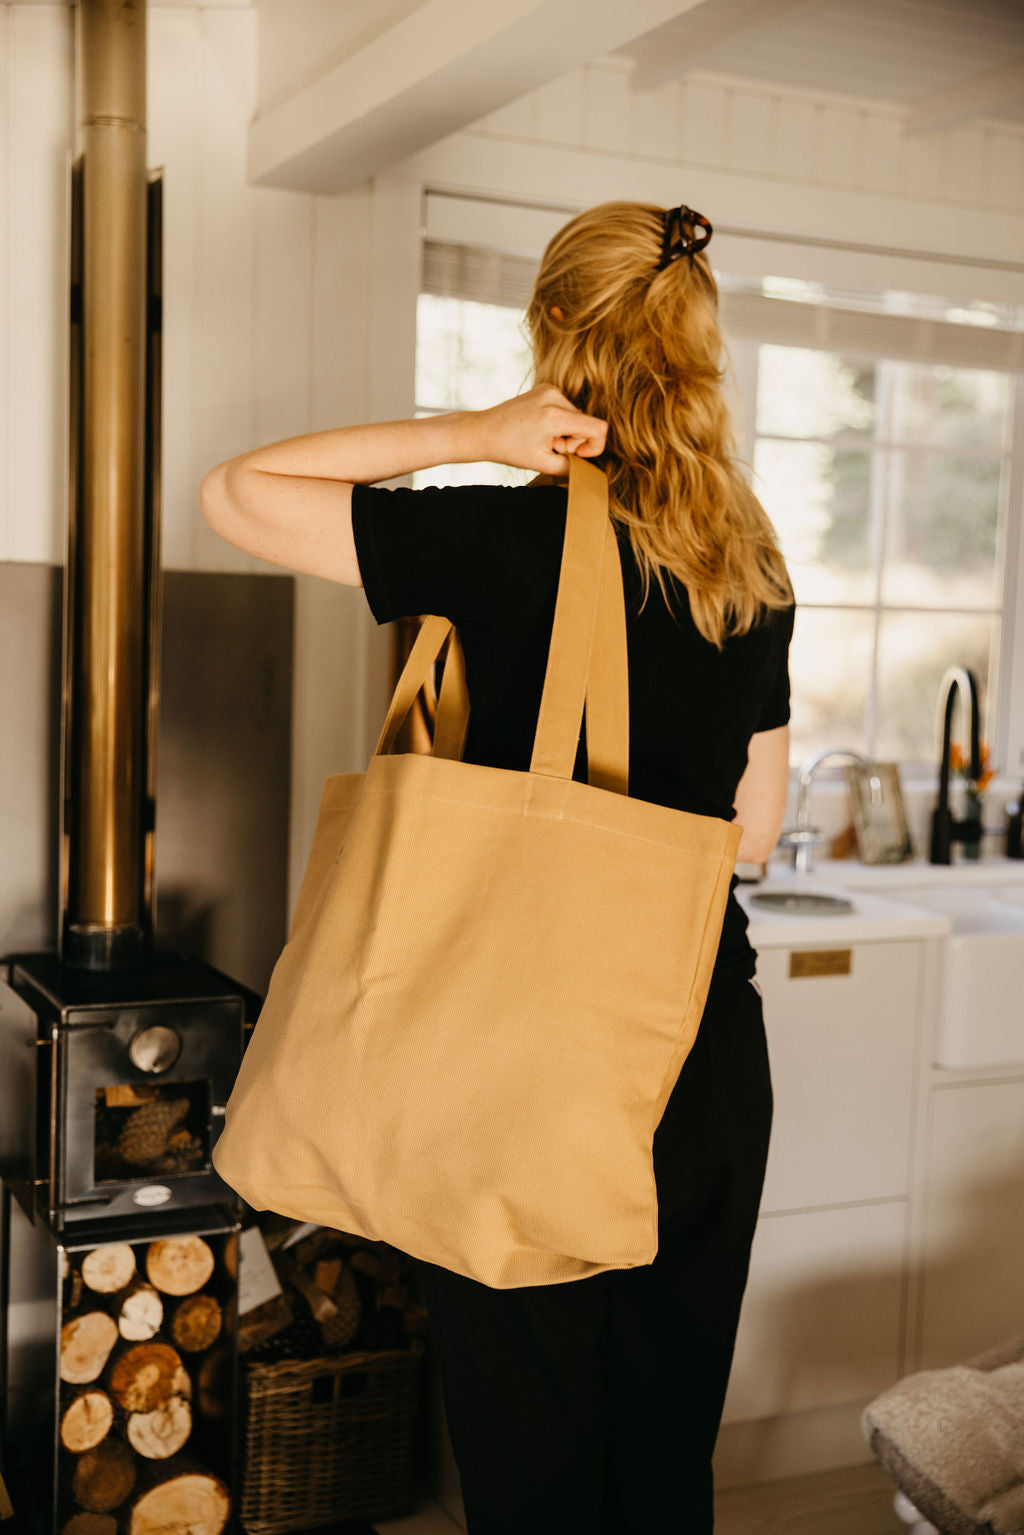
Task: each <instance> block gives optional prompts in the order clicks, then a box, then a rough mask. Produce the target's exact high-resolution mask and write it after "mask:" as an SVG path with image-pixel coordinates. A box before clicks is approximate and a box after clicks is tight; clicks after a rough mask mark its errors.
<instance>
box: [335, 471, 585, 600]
mask: <svg viewBox="0 0 1024 1535" xmlns="http://www.w3.org/2000/svg"><path fill="white" fill-rule="evenodd" d="M565 508H566V490H565V487H564V486H561V485H537V486H533V485H530V486H526V485H522V486H504V485H452V486H427V487H424V488H423V489H422V490H406V489H398V490H386V489H383V488H382V487H380V486H368V485H354V486H353V487H352V533H353V538H354V541H355V548H356V559H357V560H358V562H359V573H360V576H361V578H362V582H363V589H364V592H365V594H366V600H367V602H368V603H369V606H370V611H371V612H372V614H373V616H374V618H375V619H376V620H377V622H378V623H379V624H385V623H388V622H390V621H391V620H392V619H394V618H409V617H414V616H417V615H419V614H424V613H437V614H440V616H441V617H443V618H448V619H451V621H452V623H454V624H461V623H489V624H500V623H503V622H506V621H508V620H510V619H512V618H514V617H516V616H517V615H518V614H520V613H523V612H525V611H527V610H528V609H529V608H530V607H532V606H534V605H536V604H537V603H538V602H539V601H540V600H541V598H542V597H543V596H544V595H545V594H546V593H547V592H549V591H551V590H552V589H553V588H554V587H555V586H556V585H557V581H558V570H559V563H560V556H561V547H562V540H563V538H564V535H565Z"/></svg>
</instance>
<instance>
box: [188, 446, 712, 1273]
mask: <svg viewBox="0 0 1024 1535" xmlns="http://www.w3.org/2000/svg"><path fill="white" fill-rule="evenodd" d="M451 628H452V626H451V624H450V623H449V622H448V620H447V619H444V618H438V617H431V618H428V619H427V620H426V621H425V623H424V625H423V627H422V630H421V633H420V635H419V637H418V639H417V642H416V645H415V646H414V648H413V652H412V654H411V655H410V657H409V661H408V663H407V665H406V667H405V670H404V672H403V674H402V677H401V678H400V680H399V683H398V686H397V688H396V690H395V696H394V698H393V699H392V702H391V707H390V710H389V712H388V717H387V720H386V722H385V726H384V729H383V731H382V734H381V738H380V741H379V743H378V747H377V752H376V754H375V756H374V757H373V759H372V761H371V762H370V765H369V767H368V769H367V771H366V772H365V773H364V774H360V773H345V774H338V775H335V776H333V777H330V778H328V779H327V781H326V783H325V784H324V789H323V796H322V799H321V803H320V815H319V820H318V822H317V827H316V831H315V835H314V839H313V845H312V849H311V852H310V856H309V863H308V865H307V868H306V873H305V877H304V880H303V883H302V887H301V890H300V893H299V899H298V903H297V905H296V909H295V914H294V917H293V920H292V925H291V931H290V933H289V936H288V941H287V943H286V945H285V948H284V949H283V951H282V953H281V955H280V957H279V959H278V961H277V964H276V966H275V968H274V971H273V974H272V976H271V979H270V985H269V988H268V992H267V997H266V1001H265V1003H264V1006H263V1010H262V1012H261V1013H260V1016H259V1019H258V1022H257V1024H256V1028H255V1030H254V1032H253V1036H252V1040H251V1043H250V1044H249V1047H248V1049H247V1051H246V1053H245V1056H244V1059H243V1061H242V1066H241V1070H240V1071H239V1074H238V1079H237V1081H236V1084H235V1087H234V1090H233V1092H232V1094H231V1098H230V1101H229V1103H228V1106H227V1118H226V1123H225V1127H224V1130H223V1132H222V1134H221V1136H220V1139H219V1140H218V1142H217V1144H216V1148H215V1150H214V1154H213V1161H214V1164H215V1166H216V1168H217V1171H218V1172H219V1173H220V1174H221V1176H222V1177H223V1178H225V1179H226V1181H227V1182H228V1183H229V1184H231V1185H232V1186H233V1187H234V1188H235V1189H237V1190H238V1192H239V1193H240V1194H241V1195H242V1196H243V1198H244V1199H245V1200H247V1201H248V1203H249V1204H251V1205H253V1206H255V1207H256V1208H257V1209H272V1210H276V1211H279V1212H280V1213H282V1214H285V1215H291V1216H295V1217H299V1218H301V1219H305V1220H311V1221H316V1222H318V1223H319V1224H321V1225H326V1226H333V1227H335V1228H337V1229H339V1230H342V1231H347V1232H352V1233H354V1234H356V1235H360V1236H364V1237H369V1238H371V1239H375V1240H380V1241H385V1242H388V1243H390V1244H391V1245H393V1246H395V1247H397V1248H399V1249H401V1250H402V1251H403V1252H407V1253H410V1254H412V1255H414V1256H415V1257H419V1258H423V1259H425V1260H427V1261H428V1262H431V1263H436V1264H439V1265H441V1266H442V1267H444V1268H448V1269H452V1270H454V1271H455V1272H457V1273H460V1274H464V1275H467V1276H468V1277H469V1278H472V1279H477V1280H479V1281H481V1282H482V1283H483V1284H486V1285H489V1286H492V1287H494V1288H498V1289H512V1288H517V1287H519V1286H523V1285H534V1284H558V1283H562V1282H565V1281H568V1280H575V1279H584V1278H586V1277H587V1276H588V1275H591V1274H597V1273H600V1272H601V1271H603V1270H605V1269H620V1268H632V1267H634V1266H636V1265H639V1264H647V1263H650V1262H651V1261H652V1259H653V1258H654V1256H655V1254H656V1252H657V1249H658V1202H657V1191H656V1188H655V1181H654V1166H653V1156H652V1145H653V1139H654V1131H655V1129H656V1127H657V1125H658V1122H659V1120H660V1119H661V1116H662V1113H663V1111H664V1108H665V1105H666V1103H667V1101H668V1098H669V1094H670V1093H671V1091H672V1088H673V1086H674V1084H675V1082H676V1079H677V1077H678V1076H679V1072H680V1070H681V1068H682V1065H683V1062H684V1061H685V1059H686V1056H687V1054H688V1053H689V1051H690V1048H691V1046H692V1044H693V1041H694V1038H695V1036H696V1033H697V1029H698V1026H699V1023H700V1019H701V1014H702V1012H703V1009H704V1003H705V1000H706V996H707V992H708V987H709V984H710V978H711V971H712V966H713V964H714V960H715V956H716V952H717V948H718V942H719V937H720V932H721V925H722V920H723V916H724V913H725V904H726V900H727V897H728V893H729V879H730V876H731V874H732V870H733V865H734V862H735V857H736V849H737V846H738V844H739V840H740V835H741V831H740V828H739V827H738V826H737V825H735V824H734V823H730V822H727V821H723V820H719V819H716V818H714V817H710V816H701V815H692V814H689V813H687V812H683V811H679V810H673V809H670V808H668V807H667V806H664V805H656V804H652V803H650V802H648V801H645V800H637V799H630V798H629V797H628V776H627V765H628V718H629V715H628V684H627V666H626V623H625V609H624V602H623V588H622V571H621V567H620V563H619V555H618V549H617V545H616V540H615V534H614V530H613V526H612V523H611V520H610V518H609V516H608V494H607V482H606V480H605V476H604V475H603V474H602V473H601V471H600V470H599V469H597V468H596V467H595V466H594V465H593V464H589V463H587V462H586V461H585V460H583V459H577V458H571V459H570V475H569V499H568V511H567V517H566V530H565V541H564V548H563V556H562V565H561V573H560V578H559V586H558V595H557V601H556V608H555V618H554V625H553V629H552V635H551V644H550V651H549V656H548V663H547V671H546V676H545V682H544V693H543V698H542V702H541V706H540V714H539V717H538V722H537V730H536V736H535V740H534V746H533V756H532V760H531V763H530V769H529V771H528V772H519V771H513V770H510V769H504V768H496V767H484V766H480V765H477V764H475V763H469V762H463V761H461V760H459V758H460V754H461V751H462V743H463V739H464V735H465V729H466V723H467V712H468V704H467V700H466V695H465V683H464V680H463V672H462V670H461V663H462V655H461V649H460V647H459V645H458V644H457V636H456V635H454V634H452V644H450V645H449V649H448V659H447V662H446V665H445V669H444V674H443V678H442V686H441V694H440V701H439V706H438V720H437V726H436V730H435V740H434V753H433V755H432V756H427V755H423V754H416V753H406V754H399V755H396V754H394V753H393V751H392V746H393V743H394V739H395V736H396V735H397V732H398V729H399V727H400V725H401V723H402V720H403V719H404V717H405V715H406V714H407V713H408V710H409V708H410V707H411V705H412V703H413V701H414V699H415V696H416V693H417V691H418V689H419V688H420V686H421V685H423V684H424V682H425V681H426V678H427V675H428V672H429V670H430V667H431V665H432V663H433V661H434V659H435V658H436V657H437V655H438V653H439V651H440V649H441V647H442V644H443V642H444V640H445V638H446V637H447V636H448V634H449V633H450V632H451ZM584 704H585V705H586V719H587V745H588V762H589V782H588V783H577V782H575V781H574V780H573V778H572V771H573V765H574V761H575V756H576V748H577V743H578V740H579V736H580V730H581V725H582V721H583V711H584Z"/></svg>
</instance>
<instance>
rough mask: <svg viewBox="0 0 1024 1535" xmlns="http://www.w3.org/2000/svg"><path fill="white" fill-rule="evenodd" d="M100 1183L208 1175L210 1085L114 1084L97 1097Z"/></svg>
mask: <svg viewBox="0 0 1024 1535" xmlns="http://www.w3.org/2000/svg"><path fill="white" fill-rule="evenodd" d="M95 1105H96V1106H95V1139H94V1147H93V1151H94V1157H95V1161H94V1168H95V1179H96V1182H97V1183H125V1182H128V1181H129V1180H132V1179H135V1178H154V1177H157V1176H159V1177H161V1178H168V1177H180V1176H182V1175H183V1174H187V1173H198V1172H204V1171H205V1170H206V1168H207V1167H208V1165H209V1159H210V1145H209V1140H210V1135H209V1126H210V1094H209V1082H208V1081H207V1080H204V1081H201V1082H163V1083H159V1084H158V1083H148V1082H147V1083H137V1084H136V1083H126V1082H118V1083H112V1084H110V1085H109V1086H105V1087H98V1088H97V1089H96V1098H95Z"/></svg>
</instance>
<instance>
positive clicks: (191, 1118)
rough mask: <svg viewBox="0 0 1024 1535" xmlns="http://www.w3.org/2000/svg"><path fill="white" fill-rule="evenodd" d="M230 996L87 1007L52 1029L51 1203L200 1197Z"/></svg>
mask: <svg viewBox="0 0 1024 1535" xmlns="http://www.w3.org/2000/svg"><path fill="white" fill-rule="evenodd" d="M242 1028H243V1006H242V1003H241V1001H240V1000H239V999H233V998H229V999H225V1000H223V1001H206V1002H189V1003H181V1002H176V1003H174V1004H170V1003H168V1004H163V1005H156V1004H154V1005H147V1006H136V1007H122V1008H103V1009H97V1010H96V1012H95V1014H94V1015H93V1016H91V1017H90V1020H89V1021H88V1022H84V1021H79V1022H76V1023H75V1024H73V1025H71V1026H68V1027H65V1028H63V1029H61V1031H60V1038H59V1041H58V1052H59V1071H58V1077H59V1084H60V1086H59V1105H60V1107H59V1110H58V1124H57V1154H56V1164H57V1165H56V1169H55V1171H56V1175H57V1176H56V1190H55V1193H56V1203H57V1205H58V1206H61V1207H64V1208H66V1209H67V1211H68V1213H69V1214H70V1213H72V1209H73V1208H74V1207H87V1208H82V1209H81V1212H80V1213H81V1214H82V1215H83V1216H84V1215H86V1214H89V1215H91V1216H93V1217H95V1216H96V1215H100V1214H104V1213H106V1212H108V1211H109V1212H110V1213H118V1212H124V1213H128V1212H130V1211H131V1210H132V1209H133V1208H135V1209H138V1208H139V1207H140V1206H142V1207H153V1206H157V1205H169V1206H174V1205H180V1204H196V1203H203V1202H206V1201H208V1200H210V1199H217V1198H220V1197H222V1193H223V1191H224V1190H225V1189H226V1186H225V1185H224V1184H223V1182H222V1180H221V1179H220V1178H219V1177H218V1176H217V1174H216V1173H215V1172H214V1170H213V1166H212V1162H211V1152H212V1149H213V1146H214V1143H215V1142H216V1138H217V1136H218V1134H219V1133H220V1129H221V1126H222V1125H223V1114H224V1104H225V1102H226V1101H227V1095H228V1093H229V1092H230V1090H231V1085H232V1083H233V1081H234V1078H235V1074H236V1072H237V1070H238V1063H239V1061H240V1059H241V1049H242Z"/></svg>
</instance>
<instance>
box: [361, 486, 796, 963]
mask: <svg viewBox="0 0 1024 1535" xmlns="http://www.w3.org/2000/svg"><path fill="white" fill-rule="evenodd" d="M566 499H567V492H566V487H565V485H564V484H554V485H528V486H493V485H460V486H448V487H443V488H429V489H423V490H384V489H382V488H380V487H377V486H364V485H356V486H354V487H353V494H352V526H353V533H354V537H355V546H356V556H357V558H358V561H359V570H360V574H361V575H362V578H363V587H364V590H365V593H366V599H367V601H368V603H369V606H370V611H371V612H372V613H373V616H374V618H375V619H376V620H377V622H378V623H379V624H384V623H388V622H389V621H390V620H391V619H395V618H403V617H412V616H416V615H419V614H423V613H437V614H440V615H441V616H442V617H444V618H448V619H450V620H451V621H452V623H454V624H455V625H456V626H457V628H458V631H459V636H460V638H461V640H462V646H463V651H464V653H465V658H466V683H467V687H468V690H469V700H470V722H469V732H468V735H467V739H466V747H465V751H464V754H463V755H464V757H465V759H466V761H468V762H478V763H483V764H486V765H488V766H492V767H502V768H513V769H517V770H519V771H523V772H525V771H526V770H527V769H528V768H529V765H530V756H531V752H532V748H533V736H534V731H535V729H536V724H537V714H538V711H539V709H540V698H541V692H542V690H543V686H544V670H545V666H546V664H547V653H548V644H549V642H550V638H551V625H552V621H553V619H554V612H555V598H556V595H557V590H558V576H559V569H560V564H561V558H562V541H563V538H564V535H565V508H566ZM616 532H617V536H618V548H619V558H620V561H621V563H622V574H623V587H624V591H625V598H626V643H627V653H628V671H629V741H630V751H629V793H630V795H631V797H633V798H635V799H645V800H652V801H653V802H654V803H655V804H660V805H670V806H673V807H674V808H675V809H677V810H689V811H693V812H695V813H696V814H698V815H712V816H720V817H721V818H722V819H723V820H726V821H731V820H733V819H735V811H734V809H733V800H734V798H735V794H736V786H737V784H738V783H739V781H740V778H741V776H742V774H743V770H744V768H745V767H746V764H747V743H748V741H749V739H750V737H751V735H753V734H755V733H756V732H758V731H762V730H772V729H774V728H775V727H777V726H779V725H785V724H786V723H787V721H788V720H789V668H788V653H789V642H790V639H791V637H792V632H793V616H794V614H793V608H792V607H790V608H787V609H784V610H772V611H770V612H767V613H766V614H765V615H764V617H763V618H762V619H761V621H760V622H759V623H758V624H757V625H756V626H755V627H754V628H753V629H751V630H749V631H748V632H747V633H746V634H743V635H733V636H731V637H730V638H729V639H727V640H726V642H725V644H724V647H723V649H722V650H721V651H719V650H717V649H716V647H715V646H714V645H712V644H711V643H710V641H708V640H706V639H704V637H703V636H702V635H701V633H700V631H699V630H698V629H697V627H696V625H695V624H694V622H693V619H692V617H691V615H690V608H689V601H688V599H687V594H686V590H685V587H683V586H682V585H681V584H680V583H678V582H676V581H675V580H673V579H670V578H667V583H668V585H669V589H670V591H671V592H672V606H671V610H670V608H669V606H668V605H667V604H666V603H665V600H664V598H663V597H662V595H661V590H660V588H659V586H658V583H657V581H655V580H653V579H652V581H651V587H650V593H649V596H648V599H647V605H646V607H645V608H644V610H643V612H642V613H641V612H640V602H641V594H642V590H643V588H642V585H641V578H640V574H639V570H638V568H637V564H636V560H635V557H634V555H633V549H632V545H631V543H630V540H629V537H628V534H627V533H626V531H625V530H624V529H623V528H619V527H617V528H616ZM573 776H574V778H576V779H578V780H580V781H581V782H586V777H587V761H586V744H585V727H584V731H583V733H582V735H581V741H580V748H579V751H578V753H577V758H576V767H575V771H574V774H573ZM735 886H736V878H735V876H734V877H733V881H732V886H731V888H730V893H729V901H728V905H727V908H726V914H725V922H724V925H723V929H722V939H721V943H720V945H719V951H718V958H717V960H716V965H715V974H716V976H719V975H722V974H724V973H725V972H726V971H728V973H729V974H730V976H734V977H735V976H752V975H753V974H754V969H755V956H754V951H753V949H752V948H751V946H750V943H749V941H748V939H747V935H746V928H747V918H746V914H745V913H744V911H743V909H742V907H741V906H740V905H739V903H738V901H737V900H736V897H735V894H734V891H735Z"/></svg>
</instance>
